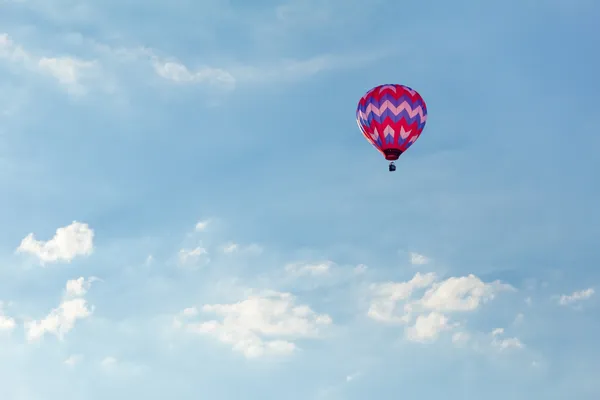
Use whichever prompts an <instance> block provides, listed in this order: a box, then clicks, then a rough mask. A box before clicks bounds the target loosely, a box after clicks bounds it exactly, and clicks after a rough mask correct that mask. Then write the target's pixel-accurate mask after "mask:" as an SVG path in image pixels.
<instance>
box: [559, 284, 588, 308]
mask: <svg viewBox="0 0 600 400" xmlns="http://www.w3.org/2000/svg"><path fill="white" fill-rule="evenodd" d="M594 293H595V291H594V289H593V288H589V289H585V290H579V291H576V292H573V293H572V294H570V295H566V294H563V295H562V296H560V299H559V300H558V303H559V304H560V305H561V306H566V305H569V304H573V303H577V302H580V301H583V300H586V299H589V298H590V297H592V296H593V295H594Z"/></svg>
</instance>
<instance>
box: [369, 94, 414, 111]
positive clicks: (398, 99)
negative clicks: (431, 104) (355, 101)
mask: <svg viewBox="0 0 600 400" xmlns="http://www.w3.org/2000/svg"><path fill="white" fill-rule="evenodd" d="M386 100H388V101H391V102H392V103H393V104H401V103H402V102H404V101H406V102H408V103H409V104H411V105H412V106H413V107H415V106H418V105H423V102H422V101H421V99H420V98H418V97H416V96H409V95H407V94H406V93H403V94H400V96H398V94H395V95H394V94H393V93H386V94H384V95H382V96H364V97H363V98H362V99H361V100H360V102H359V108H361V109H362V110H364V109H365V107H367V106H368V105H369V104H381V103H383V102H384V101H386Z"/></svg>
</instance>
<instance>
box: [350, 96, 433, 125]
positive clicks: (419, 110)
mask: <svg viewBox="0 0 600 400" xmlns="http://www.w3.org/2000/svg"><path fill="white" fill-rule="evenodd" d="M388 111H389V112H390V113H392V114H393V115H399V114H400V113H401V112H402V111H406V113H407V114H408V116H409V117H410V118H415V117H416V116H417V115H418V116H419V117H420V120H421V121H426V120H427V113H426V112H425V111H423V107H421V106H420V105H419V106H416V107H412V106H411V105H410V104H409V103H408V102H406V101H404V102H402V103H400V104H399V105H398V106H395V105H394V104H393V103H392V102H391V101H388V100H386V101H385V102H384V103H383V104H381V105H379V106H377V105H375V104H369V105H368V106H367V107H366V110H365V111H362V110H361V111H360V112H361V114H362V117H368V115H369V114H375V115H377V116H382V115H383V114H384V113H386V112H388Z"/></svg>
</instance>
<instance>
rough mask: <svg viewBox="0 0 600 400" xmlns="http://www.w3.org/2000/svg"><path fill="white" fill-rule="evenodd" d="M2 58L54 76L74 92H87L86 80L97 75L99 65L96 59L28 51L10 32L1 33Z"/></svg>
mask: <svg viewBox="0 0 600 400" xmlns="http://www.w3.org/2000/svg"><path fill="white" fill-rule="evenodd" d="M0 58H2V59H5V60H7V61H9V62H11V63H15V64H19V65H21V66H22V67H24V68H26V69H28V70H31V71H34V72H38V73H41V74H46V75H48V76H51V77H53V78H54V79H55V80H56V81H57V82H58V83H59V84H61V85H63V86H65V87H66V88H67V89H68V90H69V92H71V93H73V94H82V93H84V92H85V86H84V81H85V80H87V79H88V78H90V77H97V75H98V72H99V66H98V64H97V63H96V62H95V61H86V60H81V59H78V58H76V57H68V56H64V57H46V56H39V55H36V54H34V53H32V52H29V51H27V50H26V49H24V48H23V47H22V46H20V45H18V44H16V43H15V42H14V41H13V40H12V39H11V38H10V36H9V35H8V34H6V33H3V34H0Z"/></svg>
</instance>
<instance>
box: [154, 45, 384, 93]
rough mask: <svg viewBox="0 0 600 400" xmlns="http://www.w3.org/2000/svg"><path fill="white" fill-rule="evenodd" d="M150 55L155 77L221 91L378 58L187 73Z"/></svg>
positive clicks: (348, 57)
mask: <svg viewBox="0 0 600 400" xmlns="http://www.w3.org/2000/svg"><path fill="white" fill-rule="evenodd" d="M153 53H154V52H153V51H151V50H148V51H147V54H150V58H151V60H152V64H153V66H154V71H155V72H156V74H157V75H158V76H160V77H162V78H164V79H167V80H170V81H172V82H175V83H178V84H209V85H212V86H216V87H218V88H221V89H223V90H233V89H235V88H236V87H237V86H238V85H241V84H274V83H281V82H295V81H299V80H303V79H306V78H309V77H312V76H314V75H317V74H319V73H323V72H327V71H333V70H337V69H348V68H356V67H360V66H362V65H364V64H365V63H368V62H371V61H373V60H375V59H377V58H381V56H382V55H381V54H370V55H365V54H359V55H357V54H347V55H337V54H325V55H320V56H315V57H311V58H307V59H303V60H294V59H285V60H277V61H271V62H268V63H265V64H263V65H254V66H250V65H231V66H228V67H223V68H213V67H208V66H203V67H200V68H198V69H195V70H191V69H190V68H189V67H188V66H186V65H185V64H183V63H180V62H175V61H165V60H163V59H161V58H160V57H158V56H156V55H154V54H153ZM382 54H383V53H382Z"/></svg>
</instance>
